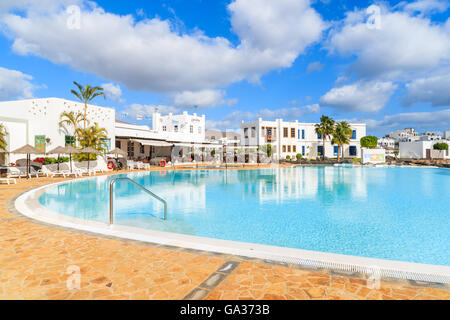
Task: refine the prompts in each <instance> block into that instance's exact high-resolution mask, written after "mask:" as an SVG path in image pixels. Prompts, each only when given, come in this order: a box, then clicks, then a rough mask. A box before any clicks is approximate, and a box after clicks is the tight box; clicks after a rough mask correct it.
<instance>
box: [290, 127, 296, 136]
mask: <svg viewBox="0 0 450 320" xmlns="http://www.w3.org/2000/svg"><path fill="white" fill-rule="evenodd" d="M291 138H295V129H294V128H292V129H291Z"/></svg>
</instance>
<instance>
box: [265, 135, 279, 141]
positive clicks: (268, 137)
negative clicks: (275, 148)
mask: <svg viewBox="0 0 450 320" xmlns="http://www.w3.org/2000/svg"><path fill="white" fill-rule="evenodd" d="M273 141H277V137H274V136H266V142H273Z"/></svg>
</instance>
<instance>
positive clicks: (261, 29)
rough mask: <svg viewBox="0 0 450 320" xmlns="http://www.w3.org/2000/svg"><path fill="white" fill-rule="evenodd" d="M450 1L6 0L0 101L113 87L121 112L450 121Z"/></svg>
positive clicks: (376, 122)
mask: <svg viewBox="0 0 450 320" xmlns="http://www.w3.org/2000/svg"><path fill="white" fill-rule="evenodd" d="M449 8H450V3H449V0H417V1H364V0H348V1H343V0H311V1H308V0H277V1H273V0H217V1H209V0H151V1H137V0H127V1H119V0H97V1H86V0H41V1H34V0H1V1H0V101H8V100H16V99H28V98H45V97H59V98H66V99H72V100H74V99H76V98H75V97H74V96H73V95H71V93H70V90H71V89H74V88H75V87H74V85H73V81H77V82H79V83H81V84H83V85H84V84H90V85H93V86H101V87H103V88H104V89H105V92H106V95H107V99H106V100H104V99H102V98H101V97H100V98H97V99H96V100H95V101H94V102H93V103H94V104H97V105H101V106H107V107H113V108H115V109H116V111H117V118H118V119H119V120H123V121H127V122H132V123H137V124H150V123H151V114H152V113H153V111H154V110H155V109H158V110H159V111H160V112H161V113H163V114H167V113H169V112H173V113H178V112H182V111H188V112H190V113H193V112H196V113H197V114H205V115H206V118H207V128H208V129H220V130H234V129H237V128H239V127H240V123H241V120H245V121H252V120H256V119H258V118H263V119H264V120H274V119H278V118H283V119H284V120H299V121H301V122H317V121H319V119H320V116H321V115H328V116H330V117H333V118H334V119H335V120H336V121H344V120H346V121H351V122H358V123H360V122H365V123H367V130H368V134H373V135H377V136H380V137H381V136H384V134H385V133H387V132H390V131H394V130H397V129H403V128H406V127H414V128H416V129H417V130H419V131H420V132H423V131H428V130H431V131H441V132H442V131H444V130H450V19H449V13H450V9H449Z"/></svg>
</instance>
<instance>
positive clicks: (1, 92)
mask: <svg viewBox="0 0 450 320" xmlns="http://www.w3.org/2000/svg"><path fill="white" fill-rule="evenodd" d="M31 80H33V77H32V76H30V75H28V74H24V73H22V72H20V71H16V70H9V69H5V68H2V67H0V100H10V99H28V98H32V97H33V91H34V90H35V89H36V88H37V87H36V86H35V85H34V84H32V83H31Z"/></svg>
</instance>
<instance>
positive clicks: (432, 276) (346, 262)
mask: <svg viewBox="0 0 450 320" xmlns="http://www.w3.org/2000/svg"><path fill="white" fill-rule="evenodd" d="M105 178H106V176H105ZM86 179H95V177H91V178H83V179H77V180H74V181H80V180H86ZM67 182H68V181H65V182H59V183H53V184H49V185H45V186H42V187H39V188H36V189H33V190H30V191H28V192H25V193H24V194H22V195H20V196H19V197H18V198H17V199H16V200H15V203H14V204H15V208H16V210H17V211H18V212H19V213H20V214H23V215H24V216H26V217H29V218H31V219H33V220H37V221H40V222H44V223H47V224H51V225H56V226H60V227H65V228H70V229H75V230H80V231H85V232H91V233H95V234H99V235H104V236H112V237H117V238H122V239H129V240H136V241H142V242H150V243H157V244H162V245H169V246H175V247H181V248H187V249H194V250H202V251H210V252H217V253H223V254H229V255H236V256H243V257H249V258H258V259H263V260H272V261H277V262H284V263H291V264H298V265H305V266H311V267H317V268H328V269H336V270H343V271H349V272H361V273H365V274H368V275H371V277H375V278H377V277H388V278H400V279H410V280H417V281H425V282H435V283H445V284H450V267H449V266H441V265H431V264H420V263H412V262H403V261H394V260H384V259H375V258H365V257H358V256H350V255H343V254H335V253H327V252H319V251H310V250H302V249H293V248H285V247H277V246H270V245H262V244H253V243H246V242H237V241H230V240H220V239H214V238H206V237H199V236H192V235H184V234H178V233H170V232H162V231H155V230H147V229H141V228H136V227H128V226H121V225H111V226H110V225H108V224H106V223H102V222H97V221H90V220H83V219H79V218H74V217H70V216H66V215H63V214H60V213H58V212H54V211H51V210H49V209H48V208H46V207H44V206H43V205H41V204H40V202H39V196H40V195H41V194H42V193H44V192H45V191H46V189H48V188H52V187H54V186H56V185H60V184H65V183H67ZM169 219H170V217H169Z"/></svg>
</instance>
